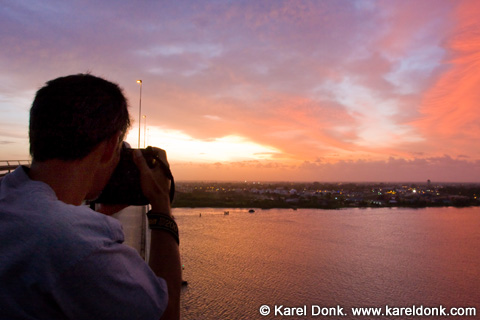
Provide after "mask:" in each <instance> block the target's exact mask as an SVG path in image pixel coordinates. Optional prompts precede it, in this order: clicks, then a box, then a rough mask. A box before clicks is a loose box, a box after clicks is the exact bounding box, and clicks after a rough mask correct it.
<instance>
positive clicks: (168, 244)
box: [134, 149, 182, 319]
mask: <svg viewBox="0 0 480 320" xmlns="http://www.w3.org/2000/svg"><path fill="white" fill-rule="evenodd" d="M155 150H156V151H157V152H159V157H160V159H162V161H164V162H165V163H166V164H168V162H167V156H166V154H165V151H163V150H160V149H155ZM134 160H135V163H136V165H137V166H138V168H139V170H140V180H141V184H142V190H143V193H144V194H145V196H146V197H147V198H148V199H149V200H150V204H151V205H152V212H153V213H155V214H163V215H165V216H168V217H170V218H172V213H171V208H170V198H169V184H170V181H169V180H168V179H167V178H166V177H165V174H164V173H163V171H162V170H161V168H160V167H159V166H157V167H155V168H154V169H150V168H149V167H148V165H147V163H146V162H145V159H144V158H143V155H142V153H141V152H140V151H138V150H136V151H135V153H134ZM149 265H150V268H151V269H152V270H153V272H155V274H156V275H157V276H159V277H162V278H163V279H165V281H166V282H167V286H168V306H167V309H166V310H165V312H164V314H163V315H162V318H161V319H179V318H180V290H181V282H182V270H181V265H180V251H179V248H178V244H177V242H176V240H175V239H174V238H173V237H172V235H171V234H170V233H168V232H166V231H163V230H152V231H151V241H150V261H149Z"/></svg>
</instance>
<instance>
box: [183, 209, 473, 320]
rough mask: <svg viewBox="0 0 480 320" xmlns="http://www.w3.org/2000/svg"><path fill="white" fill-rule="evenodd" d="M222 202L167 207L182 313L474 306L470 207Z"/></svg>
mask: <svg viewBox="0 0 480 320" xmlns="http://www.w3.org/2000/svg"><path fill="white" fill-rule="evenodd" d="M224 210H225V209H175V210H174V215H175V216H176V218H177V222H178V225H179V228H180V231H181V240H180V241H181V242H180V243H181V255H182V263H183V264H184V267H185V269H184V279H185V280H187V281H188V283H189V285H188V287H186V288H184V290H183V292H182V299H183V300H182V315H183V319H274V317H272V316H271V315H270V316H267V317H262V316H260V314H259V311H258V310H259V307H260V306H261V305H264V304H266V305H269V306H274V305H284V306H292V307H293V306H295V307H298V306H303V305H307V306H310V305H321V306H329V307H332V306H337V305H340V306H342V307H344V308H346V310H347V313H348V310H349V309H347V308H350V307H352V306H353V307H383V306H384V305H389V306H397V307H402V306H412V305H416V306H419V305H424V306H439V305H443V306H446V307H465V306H475V307H477V312H480V293H479V292H480V290H479V288H480V272H479V266H480V210H479V209H478V208H466V209H456V208H427V209H420V210H418V209H417V210H415V209H346V210H331V211H329V210H307V209H305V210H298V211H293V210H285V209H280V210H277V209H275V210H257V211H256V212H255V213H254V214H250V213H248V212H247V211H246V210H241V209H227V210H228V211H229V213H230V214H229V215H224ZM200 213H202V215H201V217H200V216H199V214H200ZM277 318H281V317H277ZM295 318H296V319H298V317H295ZM303 318H304V319H306V318H309V317H303ZM318 318H319V317H317V318H316V319H318ZM320 318H322V317H320ZM402 318H403V319H408V317H402ZM322 319H323V318H322ZM342 319H363V318H361V317H351V316H345V317H342ZM378 319H386V317H383V318H382V317H380V318H378ZM415 319H420V317H416V318H415ZM429 319H432V318H431V317H430V318H429ZM457 319H458V318H457ZM472 319H473V318H472Z"/></svg>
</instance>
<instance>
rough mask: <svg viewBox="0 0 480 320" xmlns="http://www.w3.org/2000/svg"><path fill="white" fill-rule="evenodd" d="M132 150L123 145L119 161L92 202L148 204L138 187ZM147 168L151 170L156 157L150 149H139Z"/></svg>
mask: <svg viewBox="0 0 480 320" xmlns="http://www.w3.org/2000/svg"><path fill="white" fill-rule="evenodd" d="M133 150H134V149H132V148H129V147H127V146H126V144H125V143H124V144H123V146H122V150H121V153H120V161H119V162H118V165H117V167H116V168H115V170H114V172H113V174H112V176H111V177H110V180H109V181H108V183H107V185H106V186H105V188H104V189H103V191H102V193H101V194H100V196H99V197H98V198H97V199H96V200H95V201H94V202H95V203H102V204H128V205H137V206H143V205H147V204H149V203H150V201H149V200H148V199H147V198H146V197H145V195H144V194H143V191H142V187H141V185H140V171H139V170H138V168H137V165H136V164H135V162H133ZM140 151H141V152H142V154H143V157H144V158H145V160H146V162H147V164H148V166H149V167H150V168H153V167H154V166H155V163H156V161H157V160H156V155H155V152H154V150H153V148H152V147H148V148H146V149H140Z"/></svg>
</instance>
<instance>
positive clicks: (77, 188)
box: [29, 159, 95, 205]
mask: <svg viewBox="0 0 480 320" xmlns="http://www.w3.org/2000/svg"><path fill="white" fill-rule="evenodd" d="M94 172H95V168H93V167H91V165H90V164H89V163H88V162H87V161H82V160H76V161H62V160H58V159H52V160H47V161H44V162H36V161H33V163H32V165H31V167H30V171H29V176H30V179H32V180H37V181H42V182H44V183H46V184H48V185H49V186H50V187H51V188H52V189H53V191H55V194H56V195H57V198H58V199H59V200H60V201H63V202H65V203H68V204H73V205H80V204H81V203H82V201H83V200H84V199H85V197H86V195H87V193H88V191H89V190H90V188H91V185H92V183H93V176H94V174H93V173H94Z"/></svg>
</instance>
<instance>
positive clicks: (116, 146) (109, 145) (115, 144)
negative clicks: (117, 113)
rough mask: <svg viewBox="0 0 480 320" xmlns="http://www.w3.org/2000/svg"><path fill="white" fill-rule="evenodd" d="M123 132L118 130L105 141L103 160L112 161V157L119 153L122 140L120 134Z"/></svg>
mask: <svg viewBox="0 0 480 320" xmlns="http://www.w3.org/2000/svg"><path fill="white" fill-rule="evenodd" d="M121 134H122V133H121V132H120V131H119V132H117V133H116V134H115V135H113V136H112V137H111V138H109V139H107V140H106V141H105V148H104V150H103V154H102V159H101V161H102V162H110V161H111V160H112V158H114V157H116V156H117V155H118V154H119V150H120V148H121V143H122V142H121V141H120V136H121Z"/></svg>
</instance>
